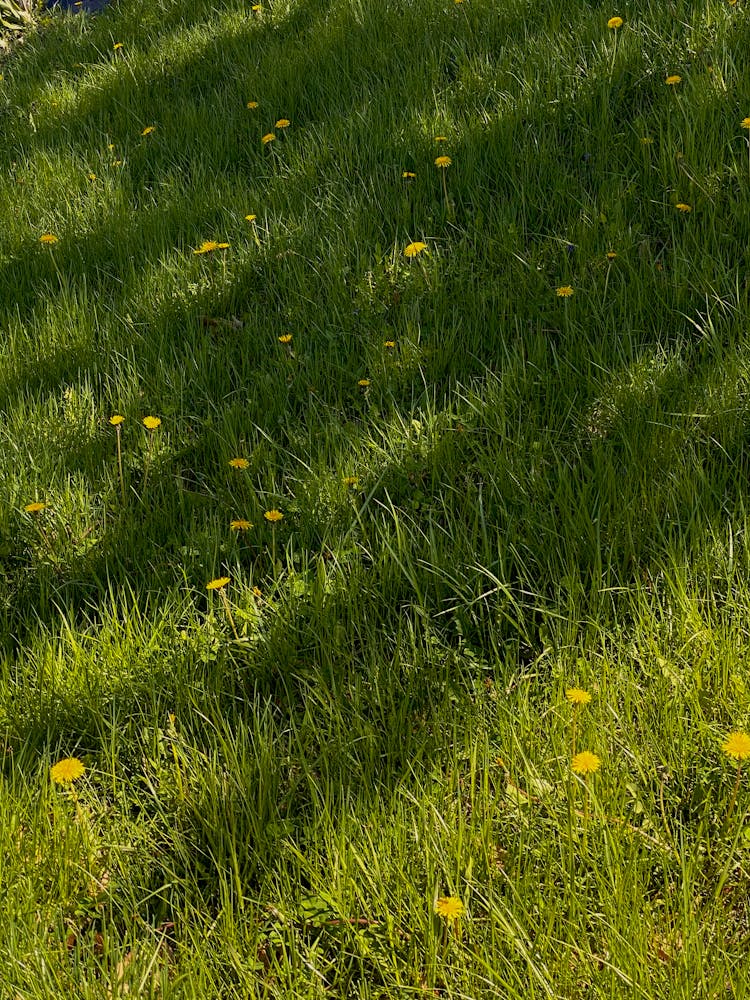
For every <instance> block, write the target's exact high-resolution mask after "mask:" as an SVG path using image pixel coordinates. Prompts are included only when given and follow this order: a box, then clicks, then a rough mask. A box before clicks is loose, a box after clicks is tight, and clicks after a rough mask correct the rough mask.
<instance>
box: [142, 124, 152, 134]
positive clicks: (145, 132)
mask: <svg viewBox="0 0 750 1000" xmlns="http://www.w3.org/2000/svg"><path fill="white" fill-rule="evenodd" d="M155 128H156V125H147V126H146V127H145V128H144V130H143V131H142V132H141V135H151V133H152V132H153V131H154V129H155Z"/></svg>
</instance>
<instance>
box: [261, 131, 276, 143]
mask: <svg viewBox="0 0 750 1000" xmlns="http://www.w3.org/2000/svg"><path fill="white" fill-rule="evenodd" d="M275 138H276V136H275V135H274V134H273V132H268V134H267V135H264V136H263V138H262V139H261V140H260V141H261V142H262V143H263V145H264V146H267V145H268V143H269V142H273V141H274V140H275Z"/></svg>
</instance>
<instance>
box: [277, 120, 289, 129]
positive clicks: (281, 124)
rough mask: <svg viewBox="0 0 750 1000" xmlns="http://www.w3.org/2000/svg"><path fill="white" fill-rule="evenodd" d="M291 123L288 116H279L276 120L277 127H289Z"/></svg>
mask: <svg viewBox="0 0 750 1000" xmlns="http://www.w3.org/2000/svg"><path fill="white" fill-rule="evenodd" d="M291 124H292V123H291V122H290V121H289V119H288V118H279V120H278V121H277V122H276V128H289V126H290V125H291Z"/></svg>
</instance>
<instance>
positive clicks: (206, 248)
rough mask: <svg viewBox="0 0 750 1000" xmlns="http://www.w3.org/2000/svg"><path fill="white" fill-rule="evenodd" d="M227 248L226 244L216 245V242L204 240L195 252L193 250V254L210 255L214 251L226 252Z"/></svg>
mask: <svg viewBox="0 0 750 1000" xmlns="http://www.w3.org/2000/svg"><path fill="white" fill-rule="evenodd" d="M228 247H229V244H228V243H218V242H217V241H216V240H204V241H203V242H202V243H201V245H200V246H199V247H198V249H197V250H193V253H195V254H198V253H211V252H212V251H214V250H226V249H228Z"/></svg>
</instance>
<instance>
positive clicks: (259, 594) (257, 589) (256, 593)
mask: <svg viewBox="0 0 750 1000" xmlns="http://www.w3.org/2000/svg"><path fill="white" fill-rule="evenodd" d="M252 593H253V597H262V596H263V591H262V590H261V589H260V587H253V591H252Z"/></svg>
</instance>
